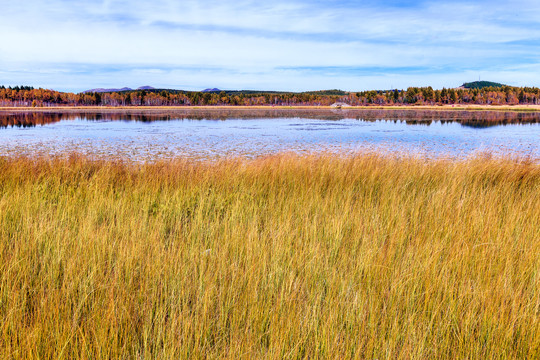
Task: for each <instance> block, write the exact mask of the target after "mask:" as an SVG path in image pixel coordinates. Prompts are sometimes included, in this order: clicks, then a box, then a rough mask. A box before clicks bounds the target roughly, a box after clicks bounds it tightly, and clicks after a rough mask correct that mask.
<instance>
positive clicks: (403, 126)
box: [0, 108, 540, 160]
mask: <svg viewBox="0 0 540 360" xmlns="http://www.w3.org/2000/svg"><path fill="white" fill-rule="evenodd" d="M539 120H540V113H517V112H494V111H488V112H486V111H425V110H422V111H419V110H334V111H332V110H321V109H301V110H298V109H273V108H268V109H223V108H219V109H200V110H194V109H185V110H174V111H168V110H153V111H139V112H133V111H129V112H118V111H107V110H105V111H102V112H77V111H68V112H63V113H58V112H53V111H45V112H31V113H24V112H16V111H12V112H3V113H2V112H0V126H1V127H2V128H0V156H2V155H4V154H12V153H20V154H28V155H32V154H36V153H43V154H59V155H62V154H66V153H68V152H71V151H78V152H81V153H85V154H91V155H95V156H99V157H107V158H109V157H111V156H113V157H114V156H120V157H124V158H131V159H135V160H147V159H156V158H167V157H176V156H182V157H191V158H215V157H223V156H249V157H251V156H259V155H266V154H272V153H277V152H290V151H292V152H298V153H304V152H310V153H312V152H320V151H327V152H335V153H339V154H345V153H349V152H357V151H363V150H366V149H367V150H374V151H383V152H384V151H387V152H392V153H395V152H405V153H409V154H413V155H419V156H426V157H438V156H452V157H463V156H468V155H470V154H474V153H477V152H491V153H493V154H502V155H508V154H516V155H519V156H530V157H534V158H536V159H540V141H539V139H540V121H539ZM499 125H504V126H499Z"/></svg>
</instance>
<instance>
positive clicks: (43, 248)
mask: <svg viewBox="0 0 540 360" xmlns="http://www.w3.org/2000/svg"><path fill="white" fill-rule="evenodd" d="M539 357H540V167H539V166H538V165H535V164H533V163H526V162H521V163H520V162H516V161H511V160H497V159H485V158H477V159H472V160H467V161H461V162H460V161H443V160H438V161H435V160H434V161H423V160H415V159H407V158H405V159H389V158H383V157H381V156H377V155H360V156H355V157H347V158H337V157H332V156H317V157H299V156H294V155H281V156H274V157H269V158H265V159H257V160H245V159H244V160H242V159H236V160H227V161H220V162H214V163H201V162H190V161H183V160H175V161H170V162H160V163H154V164H147V165H137V164H130V163H122V162H112V161H109V162H99V161H92V160H88V159H85V158H84V157H78V156H72V157H71V158H70V159H69V160H62V159H56V160H54V159H52V160H51V159H31V158H20V157H7V158H0V358H2V359H10V358H24V359H33V358H40V359H48V358H58V359H113V358H144V359H147V358H175V359H176V358H235V359H238V358H279V359H281V358H294V359H296V358H377V359H385V358H391V359H394V358H410V359H436V358H478V359H480V358H530V359H538V358H539Z"/></svg>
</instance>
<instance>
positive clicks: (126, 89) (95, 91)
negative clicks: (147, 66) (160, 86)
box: [83, 85, 155, 93]
mask: <svg viewBox="0 0 540 360" xmlns="http://www.w3.org/2000/svg"><path fill="white" fill-rule="evenodd" d="M136 90H155V88H153V87H152V86H148V85H146V86H141V87H139V88H137V89H136ZM121 91H133V89H132V88H128V87H123V88H121V89H104V88H97V89H90V90H86V91H83V93H106V92H121Z"/></svg>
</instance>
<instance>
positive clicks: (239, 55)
mask: <svg viewBox="0 0 540 360" xmlns="http://www.w3.org/2000/svg"><path fill="white" fill-rule="evenodd" d="M0 24H2V29H3V36H2V41H0V84H4V85H19V84H25V85H34V86H39V87H45V88H54V89H58V90H64V91H82V90H86V89H89V88H95V87H123V86H129V87H138V86H141V85H151V86H154V87H159V88H176V89H187V90H201V89H204V88H208V87H217V88H221V89H266V90H290V91H305V90H318V89H334V88H339V89H344V90H352V91H356V90H367V89H388V88H406V87H408V86H428V85H429V86H433V87H434V88H442V87H443V86H444V87H455V86H459V85H461V84H462V83H463V82H465V81H474V80H477V79H478V78H479V77H481V78H482V79H483V80H492V81H498V82H503V83H507V84H510V85H515V86H540V1H538V0H521V1H513V0H509V1H462V2H460V1H445V0H441V1H422V0H420V1H412V2H411V1H403V0H388V1H384V0H383V1H375V0H368V1H350V0H346V1H338V0H326V1H322V0H316V1H305V0H288V1H282V0H273V1H260V0H259V1H252V0H235V1H229V0H219V1H217V0H209V1H204V2H202V1H195V0H187V1H175V0H153V1H141V0H105V1H90V0H78V1H67V0H49V1H46V2H45V1H42V0H25V1H9V0H0Z"/></svg>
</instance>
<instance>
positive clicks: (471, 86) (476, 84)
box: [462, 81, 506, 89]
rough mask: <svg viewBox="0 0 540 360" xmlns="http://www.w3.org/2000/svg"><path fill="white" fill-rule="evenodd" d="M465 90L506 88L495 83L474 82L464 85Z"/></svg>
mask: <svg viewBox="0 0 540 360" xmlns="http://www.w3.org/2000/svg"><path fill="white" fill-rule="evenodd" d="M462 86H463V87H464V88H465V89H483V88H487V87H494V88H500V87H503V86H506V85H504V84H500V83H496V82H493V81H473V82H469V83H465V84H463V85H462Z"/></svg>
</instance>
